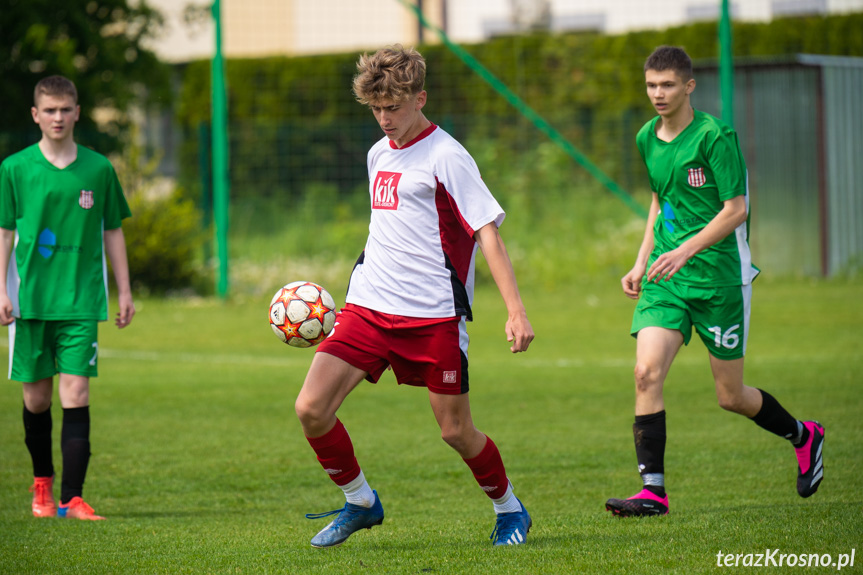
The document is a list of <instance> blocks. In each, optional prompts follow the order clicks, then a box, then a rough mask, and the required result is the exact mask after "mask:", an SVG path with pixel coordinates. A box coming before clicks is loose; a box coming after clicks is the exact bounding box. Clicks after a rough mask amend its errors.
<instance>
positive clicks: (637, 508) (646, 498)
mask: <svg viewBox="0 0 863 575" xmlns="http://www.w3.org/2000/svg"><path fill="white" fill-rule="evenodd" d="M605 508H606V509H607V510H608V511H611V512H612V513H613V514H615V515H616V516H618V517H647V516H650V515H666V514H668V495H667V494H666V495H665V496H663V497H660V496H658V495H656V494H655V493H651V492H650V491H649V490H647V489H643V490H642V491H641V493H636V494H635V495H633V496H632V497H629V498H627V499H609V500H608V501H606V502H605Z"/></svg>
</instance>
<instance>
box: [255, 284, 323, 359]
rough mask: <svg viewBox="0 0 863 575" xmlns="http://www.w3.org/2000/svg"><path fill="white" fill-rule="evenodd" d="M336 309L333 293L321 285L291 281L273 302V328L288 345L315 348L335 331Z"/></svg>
mask: <svg viewBox="0 0 863 575" xmlns="http://www.w3.org/2000/svg"><path fill="white" fill-rule="evenodd" d="M335 309H336V302H335V300H333V296H331V295H330V293H329V292H328V291H327V290H325V289H324V288H322V287H321V286H319V285H318V284H315V283H312V282H293V283H289V284H287V285H286V286H284V287H281V288H279V291H277V292H276V295H274V296H273V301H271V302H270V327H271V328H272V329H273V333H274V334H276V337H278V338H279V339H280V340H282V341H283V342H284V343H286V344H288V345H291V346H293V347H312V346H313V345H317V344H319V343H321V342H322V341H324V340H325V339H326V337H327V335H329V333H330V332H331V331H332V330H333V325H335V323H336V312H335Z"/></svg>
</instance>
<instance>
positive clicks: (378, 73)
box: [353, 44, 426, 105]
mask: <svg viewBox="0 0 863 575" xmlns="http://www.w3.org/2000/svg"><path fill="white" fill-rule="evenodd" d="M425 78H426V62H425V59H424V58H423V57H422V55H421V54H420V53H419V52H417V51H416V50H415V49H414V48H404V47H403V46H402V45H401V44H395V45H394V46H389V47H387V48H382V49H380V50H378V51H377V52H375V53H374V54H373V55H372V56H369V55H368V54H363V55H362V56H360V59H359V60H358V61H357V75H356V76H354V83H353V90H354V95H355V96H356V98H357V101H358V102H360V103H361V104H365V105H373V104H374V103H376V102H379V101H381V100H392V101H393V102H395V103H401V102H404V101H405V100H407V99H409V98H411V97H412V96H414V95H416V94H419V93H420V92H422V90H423V86H424V85H425Z"/></svg>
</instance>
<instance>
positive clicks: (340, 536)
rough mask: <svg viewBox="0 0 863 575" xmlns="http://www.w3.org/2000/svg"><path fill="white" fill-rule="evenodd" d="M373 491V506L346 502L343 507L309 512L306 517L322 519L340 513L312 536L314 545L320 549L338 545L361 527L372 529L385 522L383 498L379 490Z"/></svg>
mask: <svg viewBox="0 0 863 575" xmlns="http://www.w3.org/2000/svg"><path fill="white" fill-rule="evenodd" d="M373 493H374V494H375V504H374V505H372V506H371V507H360V506H359V505H354V504H353V503H345V506H344V507H343V508H341V509H335V510H333V511H327V512H326V513H307V514H306V519H320V518H322V517H329V516H330V515H335V514H336V513H338V514H339V515H338V517H336V518H335V519H333V520H332V521H331V522H330V524H329V525H327V526H326V527H324V528H323V529H321V530H320V532H318V534H317V535H315V536H314V537H312V547H317V548H319V549H322V548H324V547H338V546H339V545H341V544H342V543H344V542H345V541H346V540H347V538H348V537H350V536H351V535H352V534H353V533H354V532H356V531H359V530H360V529H371V528H372V527H374V526H375V525H380V524H381V523H383V522H384V508H383V506H382V505H381V498H380V497H378V492H377V491H373Z"/></svg>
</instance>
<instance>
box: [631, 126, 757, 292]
mask: <svg viewBox="0 0 863 575" xmlns="http://www.w3.org/2000/svg"><path fill="white" fill-rule="evenodd" d="M694 113H695V117H694V118H693V120H692V123H690V124H689V125H688V126H687V127H686V128H685V129H684V130H683V131H682V132H681V133H680V134H678V135H677V137H676V138H674V140H672V141H671V142H664V141H662V140H660V139H659V138H658V137H657V136H656V123H657V121H658V120H659V116H657V117H656V118H654V119H653V120H651V121H649V122H648V123H647V124H645V125H644V126H643V127H642V128H641V130H639V131H638V135H637V136H636V138H635V141H636V144H637V145H638V150H639V152H641V157H642V159H643V160H644V163H645V165H646V166H647V172H648V175H649V177H650V187H651V189H652V190H653V191H654V192H655V193H656V194H657V196H658V198H659V206H660V210H659V214H658V215H657V217H656V224H655V226H654V228H653V240H654V247H653V253H651V255H650V258H649V261H648V264H647V265H648V268H649V267H650V265H651V264H652V263H653V262H654V261H655V260H656V258H658V257H659V256H660V255H661V254H663V253H666V252H669V251H671V250H673V249H675V248H677V247H678V246H680V244H682V243H683V242H685V241H686V240H688V239H689V238H691V237H692V236H694V235H695V234H697V233H698V232H700V231H701V230H702V229H703V228H704V227H705V226H706V225H707V224H708V223H710V221H711V220H712V219H713V218H715V217H716V215H717V214H718V213H719V211H720V210H721V209H722V207H723V202H724V201H726V200H730V199H731V198H734V197H736V196H745V197H746V209H747V211H748V209H749V184H748V178H747V174H746V163H745V162H744V161H743V155H742V154H741V153H740V145H739V143H738V141H737V133H736V132H735V131H734V130H733V129H732V128H731V127H729V126H728V125H726V124H724V123H723V122H722V121H720V120H718V119H716V118H714V117H713V116H711V115H710V114H706V113H704V112H700V111H698V110H694ZM748 235H749V220H748V218H747V221H746V222H744V223H743V224H741V225H740V226H739V227H738V228H737V229H736V230H735V231H734V233H731V234H729V235H728V236H727V237H725V238H724V239H722V240H720V241H718V242H717V243H716V244H714V245H712V246H710V247H709V248H707V249H705V250H703V251H702V252H700V253H698V254H696V255H695V256H694V257H693V258H692V259H690V260H689V262H688V263H687V264H686V265H685V266H683V268H682V269H681V270H680V271H679V272H677V274H676V275H675V276H674V277H673V278H672V280H671V281H676V282H679V283H681V284H685V285H693V286H716V287H718V286H738V285H748V284H749V283H750V282H751V281H752V280H753V279H755V276H756V275H757V273H758V270H757V268H755V267H754V266H753V265H752V258H751V255H750V251H749V240H748Z"/></svg>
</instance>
